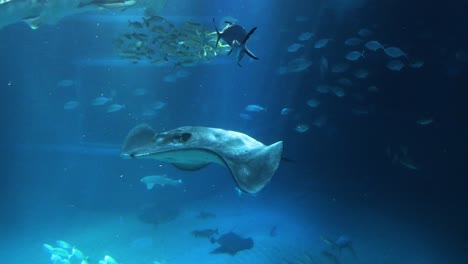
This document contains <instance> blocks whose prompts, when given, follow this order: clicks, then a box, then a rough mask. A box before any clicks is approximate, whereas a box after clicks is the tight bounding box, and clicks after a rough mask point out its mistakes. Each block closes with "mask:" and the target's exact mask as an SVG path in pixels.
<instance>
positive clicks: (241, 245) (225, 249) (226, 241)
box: [210, 232, 254, 256]
mask: <svg viewBox="0 0 468 264" xmlns="http://www.w3.org/2000/svg"><path fill="white" fill-rule="evenodd" d="M211 243H217V244H219V247H217V248H215V249H214V250H213V251H211V252H210V254H229V255H231V256H234V255H236V254H237V252H239V251H242V250H247V249H251V248H253V246H254V242H253V239H252V238H250V237H249V238H242V237H241V236H239V235H238V234H236V233H234V232H229V233H225V234H223V235H221V236H220V237H219V238H218V239H215V238H211Z"/></svg>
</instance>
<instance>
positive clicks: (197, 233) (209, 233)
mask: <svg viewBox="0 0 468 264" xmlns="http://www.w3.org/2000/svg"><path fill="white" fill-rule="evenodd" d="M217 234H218V229H217V228H216V229H202V230H193V231H192V235H193V236H194V237H206V238H212V237H213V236H214V235H217Z"/></svg>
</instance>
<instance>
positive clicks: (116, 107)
mask: <svg viewBox="0 0 468 264" xmlns="http://www.w3.org/2000/svg"><path fill="white" fill-rule="evenodd" d="M124 108H126V106H125V105H123V104H111V105H109V107H108V108H107V113H113V112H117V111H120V110H122V109H124Z"/></svg>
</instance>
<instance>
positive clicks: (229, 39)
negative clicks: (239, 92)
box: [213, 18, 258, 66]
mask: <svg viewBox="0 0 468 264" xmlns="http://www.w3.org/2000/svg"><path fill="white" fill-rule="evenodd" d="M213 23H214V24H215V29H216V34H217V36H218V37H217V39H216V47H218V43H219V40H220V39H222V40H224V41H225V42H226V43H227V44H228V45H229V46H230V47H231V50H230V51H229V53H228V55H229V54H231V53H232V52H233V51H235V54H236V59H237V64H238V65H239V66H241V65H240V61H241V60H242V58H243V57H244V54H247V55H248V56H249V57H251V58H252V59H254V60H258V57H257V56H255V55H254V54H253V53H252V51H250V50H249V49H248V48H247V47H246V43H247V40H249V38H250V37H251V36H252V34H253V33H254V32H255V30H257V27H254V28H252V29H251V30H250V31H249V32H247V31H246V30H245V28H244V27H242V26H240V25H238V24H235V23H231V22H228V21H226V23H227V25H226V27H224V28H223V29H222V30H221V31H219V30H218V28H217V27H216V23H215V20H214V18H213Z"/></svg>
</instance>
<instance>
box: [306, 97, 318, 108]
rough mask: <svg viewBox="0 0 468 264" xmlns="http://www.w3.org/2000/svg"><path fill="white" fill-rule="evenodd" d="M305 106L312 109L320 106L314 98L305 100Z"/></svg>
mask: <svg viewBox="0 0 468 264" xmlns="http://www.w3.org/2000/svg"><path fill="white" fill-rule="evenodd" d="M307 105H308V106H309V107H312V108H316V107H318V106H319V105H320V101H319V100H317V99H314V98H311V99H309V100H307Z"/></svg>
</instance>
